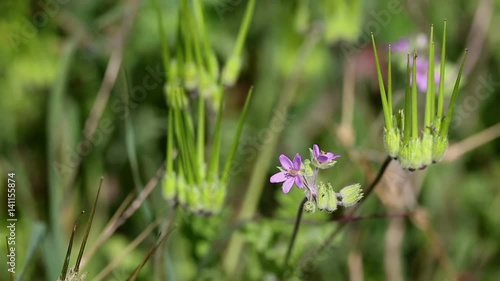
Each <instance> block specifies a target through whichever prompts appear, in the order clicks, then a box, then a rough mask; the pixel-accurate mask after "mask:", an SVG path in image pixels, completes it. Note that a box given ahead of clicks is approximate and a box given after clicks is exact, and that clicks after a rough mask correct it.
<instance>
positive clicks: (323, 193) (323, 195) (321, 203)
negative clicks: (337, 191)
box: [316, 182, 328, 211]
mask: <svg viewBox="0 0 500 281" xmlns="http://www.w3.org/2000/svg"><path fill="white" fill-rule="evenodd" d="M316 203H317V205H318V209H319V210H320V211H323V210H324V209H326V207H327V204H328V190H327V188H326V186H325V184H324V183H322V182H320V183H319V184H318V196H316Z"/></svg>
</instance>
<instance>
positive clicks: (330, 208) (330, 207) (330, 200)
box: [326, 184, 339, 212]
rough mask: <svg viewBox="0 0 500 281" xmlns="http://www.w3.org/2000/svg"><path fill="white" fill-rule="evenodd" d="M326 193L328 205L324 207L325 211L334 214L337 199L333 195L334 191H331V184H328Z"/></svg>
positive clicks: (334, 194) (335, 195)
mask: <svg viewBox="0 0 500 281" xmlns="http://www.w3.org/2000/svg"><path fill="white" fill-rule="evenodd" d="M327 192H328V203H327V206H326V210H327V211H328V212H334V211H335V210H337V206H338V203H339V202H338V199H337V194H336V193H335V191H333V188H332V185H331V184H328V189H327Z"/></svg>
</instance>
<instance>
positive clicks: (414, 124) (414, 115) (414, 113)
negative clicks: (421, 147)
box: [411, 51, 418, 139]
mask: <svg viewBox="0 0 500 281" xmlns="http://www.w3.org/2000/svg"><path fill="white" fill-rule="evenodd" d="M412 77H413V84H412V87H411V137H412V138H414V139H416V138H418V108H417V105H418V104H417V52H416V51H415V52H413V67H412Z"/></svg>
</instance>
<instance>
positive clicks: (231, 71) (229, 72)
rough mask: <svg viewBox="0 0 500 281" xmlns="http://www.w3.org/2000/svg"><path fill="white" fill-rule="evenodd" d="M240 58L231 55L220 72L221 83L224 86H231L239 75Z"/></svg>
mask: <svg viewBox="0 0 500 281" xmlns="http://www.w3.org/2000/svg"><path fill="white" fill-rule="evenodd" d="M240 70H241V57H239V56H235V55H232V56H231V57H229V59H228V60H227V62H226V65H225V66H224V69H223V70H222V83H223V84H224V85H225V86H233V85H234V84H235V83H236V79H238V76H239V75H240Z"/></svg>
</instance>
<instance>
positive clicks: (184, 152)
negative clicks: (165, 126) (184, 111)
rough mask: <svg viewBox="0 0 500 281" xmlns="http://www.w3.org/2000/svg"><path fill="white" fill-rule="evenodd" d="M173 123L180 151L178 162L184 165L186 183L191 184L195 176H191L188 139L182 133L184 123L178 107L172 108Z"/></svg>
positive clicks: (191, 168)
mask: <svg viewBox="0 0 500 281" xmlns="http://www.w3.org/2000/svg"><path fill="white" fill-rule="evenodd" d="M174 123H175V125H174V131H175V136H176V139H177V144H178V145H179V151H180V157H179V158H180V163H181V165H182V166H183V167H184V170H185V174H186V178H187V182H188V184H193V183H194V182H195V178H194V177H193V168H194V165H193V163H192V157H190V153H189V151H188V150H189V148H188V144H187V141H188V140H187V138H186V137H185V134H184V124H183V122H182V115H181V112H180V109H174ZM191 151H193V150H191Z"/></svg>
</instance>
